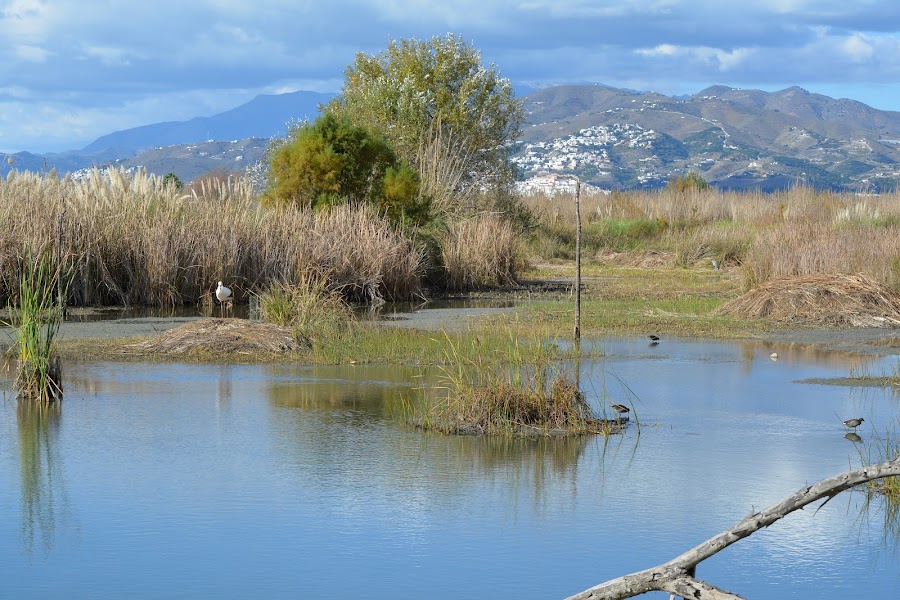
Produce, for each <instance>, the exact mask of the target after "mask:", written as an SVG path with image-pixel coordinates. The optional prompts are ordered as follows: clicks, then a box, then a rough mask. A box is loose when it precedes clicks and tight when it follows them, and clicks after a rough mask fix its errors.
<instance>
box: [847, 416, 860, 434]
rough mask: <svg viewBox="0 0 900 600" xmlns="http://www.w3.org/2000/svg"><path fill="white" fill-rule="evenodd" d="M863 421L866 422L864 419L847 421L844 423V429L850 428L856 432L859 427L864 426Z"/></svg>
mask: <svg viewBox="0 0 900 600" xmlns="http://www.w3.org/2000/svg"><path fill="white" fill-rule="evenodd" d="M863 421H865V419H863V418H862V417H860V418H858V419H847V420H846V421H844V427H849V428H850V429H853V430H854V431H855V430H856V428H857V427H859V426H860V425H862V423H863Z"/></svg>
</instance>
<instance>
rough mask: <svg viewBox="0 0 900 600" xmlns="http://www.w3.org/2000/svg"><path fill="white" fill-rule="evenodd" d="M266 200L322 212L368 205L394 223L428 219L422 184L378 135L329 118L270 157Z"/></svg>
mask: <svg viewBox="0 0 900 600" xmlns="http://www.w3.org/2000/svg"><path fill="white" fill-rule="evenodd" d="M269 167H270V173H269V182H268V189H267V190H266V193H265V196H264V200H265V201H267V202H269V203H274V204H296V205H300V206H312V207H316V208H317V207H322V206H327V205H331V204H335V203H337V202H344V201H350V202H368V203H372V204H375V205H377V206H378V207H379V208H380V210H382V212H384V213H385V214H386V215H388V216H389V217H391V218H392V219H394V220H401V219H404V218H409V217H414V218H416V219H421V218H424V215H425V213H427V203H425V202H423V201H422V200H420V198H419V190H418V180H417V178H416V175H415V173H414V172H413V171H412V169H410V167H409V166H408V165H407V164H406V163H405V162H404V161H403V160H402V159H400V158H399V157H398V156H397V155H396V153H395V152H394V151H393V149H392V148H391V147H390V145H389V144H388V142H387V140H385V138H384V137H383V136H381V135H380V134H378V133H373V132H372V131H370V130H369V129H367V128H365V127H359V126H357V125H354V124H353V123H351V122H350V120H349V119H347V118H346V117H342V116H338V115H334V114H330V113H325V114H323V115H321V116H320V117H318V118H317V119H316V120H315V121H313V122H312V123H302V124H300V125H298V126H296V127H294V128H292V129H291V131H290V132H289V135H288V136H287V137H286V138H285V139H284V140H281V141H280V142H277V143H276V144H275V145H274V146H273V147H272V148H271V149H270V151H269Z"/></svg>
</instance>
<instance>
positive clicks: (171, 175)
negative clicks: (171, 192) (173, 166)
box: [163, 173, 184, 190]
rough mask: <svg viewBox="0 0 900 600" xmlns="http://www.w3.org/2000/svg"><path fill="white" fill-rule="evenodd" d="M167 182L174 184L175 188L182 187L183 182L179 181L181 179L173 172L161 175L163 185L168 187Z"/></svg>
mask: <svg viewBox="0 0 900 600" xmlns="http://www.w3.org/2000/svg"><path fill="white" fill-rule="evenodd" d="M169 184H171V185H174V186H175V189H176V190H180V189H181V188H183V187H184V184H183V183H181V180H180V179H178V175H176V174H175V173H166V176H165V177H163V185H164V186H166V187H168V186H169Z"/></svg>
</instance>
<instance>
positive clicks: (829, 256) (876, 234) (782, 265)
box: [523, 186, 900, 288]
mask: <svg viewBox="0 0 900 600" xmlns="http://www.w3.org/2000/svg"><path fill="white" fill-rule="evenodd" d="M523 202H524V203H525V204H526V205H527V206H528V207H529V208H530V209H531V210H532V212H533V213H534V214H535V215H538V216H539V219H540V221H541V223H542V228H541V230H542V231H543V233H544V235H545V236H546V235H547V234H548V233H551V234H552V233H554V232H557V233H556V235H557V237H558V235H559V233H558V232H559V231H563V230H565V229H566V228H568V229H573V228H574V222H575V210H574V199H573V198H572V197H571V196H567V195H565V194H557V195H555V196H544V195H530V196H526V197H524V198H523ZM581 203H582V215H583V219H584V220H585V221H586V222H587V223H598V224H599V223H611V222H616V221H633V222H638V221H644V222H654V223H661V224H664V227H662V228H660V229H659V231H658V232H657V233H656V234H655V237H651V238H644V239H643V241H642V242H641V244H640V245H639V247H637V248H634V249H635V250H637V251H640V250H646V249H648V248H650V249H653V250H662V249H665V250H669V251H672V252H674V253H675V256H676V263H677V264H679V265H683V266H687V265H690V264H695V263H697V262H699V261H709V260H710V259H715V260H716V261H717V262H718V263H720V264H721V263H730V264H732V265H742V268H743V270H744V283H745V285H746V287H748V288H749V287H753V286H755V285H759V284H761V283H764V282H766V281H769V280H770V279H773V278H781V277H787V276H792V275H811V274H826V273H828V274H838V273H866V274H867V275H869V276H870V277H873V278H874V279H876V280H877V281H879V282H881V283H884V284H887V285H890V286H893V287H895V288H900V235H898V234H900V195H898V194H892V195H884V196H878V197H871V196H859V195H855V194H835V193H831V192H823V191H817V190H814V189H812V188H809V187H805V186H799V187H796V188H793V189H790V190H785V191H783V192H778V193H773V194H761V193H759V192H754V191H750V192H725V191H721V190H716V189H709V190H702V191H698V190H688V191H686V192H683V193H682V192H678V191H674V190H669V189H665V190H660V191H655V192H654V191H647V192H643V191H638V192H627V193H611V194H600V193H594V194H591V193H587V194H583V195H582V199H581ZM620 225H621V224H620ZM586 231H590V230H589V229H588V230H586ZM598 231H601V232H604V231H605V232H606V233H604V235H606V238H607V239H605V240H603V239H601V240H595V241H594V243H595V245H598V244H599V245H603V244H605V245H606V246H608V247H610V248H616V246H617V240H616V239H613V237H612V236H611V234H610V233H609V232H611V231H612V229H611V228H609V227H606V228H601V229H599V230H598ZM533 246H534V247H536V248H538V249H539V250H540V249H542V248H547V249H549V250H551V251H555V250H554V248H555V247H554V246H553V245H552V244H549V243H547V242H546V240H544V242H543V243H542V244H540V245H533ZM545 258H552V257H550V256H548V257H545Z"/></svg>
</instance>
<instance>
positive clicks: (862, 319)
mask: <svg viewBox="0 0 900 600" xmlns="http://www.w3.org/2000/svg"><path fill="white" fill-rule="evenodd" d="M719 313H721V314H728V315H735V316H738V317H743V318H764V319H771V320H773V321H781V322H785V323H798V324H800V323H803V324H806V323H809V324H823V325H850V326H854V327H884V326H898V325H900V294H898V293H897V292H895V291H893V290H892V289H890V288H888V287H886V286H884V285H881V284H879V283H878V282H876V281H874V280H873V279H871V278H869V277H867V276H865V275H862V274H855V275H806V276H802V277H788V278H783V279H776V280H772V281H768V282H766V283H763V284H762V285H760V286H758V287H756V288H754V289H753V290H751V291H749V292H747V293H746V294H744V295H743V296H741V297H740V298H736V299H734V300H732V301H730V302H728V303H727V304H725V305H723V306H722V307H720V308H719Z"/></svg>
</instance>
